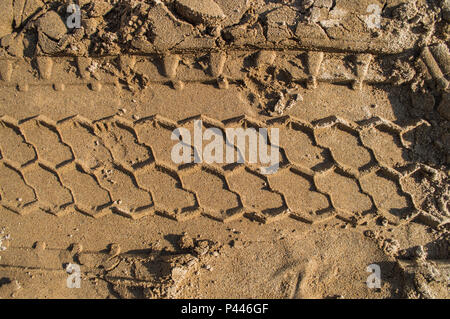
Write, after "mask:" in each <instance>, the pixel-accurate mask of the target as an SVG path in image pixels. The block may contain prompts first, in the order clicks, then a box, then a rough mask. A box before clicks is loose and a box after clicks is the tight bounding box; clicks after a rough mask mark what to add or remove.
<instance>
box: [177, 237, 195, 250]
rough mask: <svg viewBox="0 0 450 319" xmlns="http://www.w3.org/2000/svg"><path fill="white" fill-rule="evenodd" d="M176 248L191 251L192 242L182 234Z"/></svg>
mask: <svg viewBox="0 0 450 319" xmlns="http://www.w3.org/2000/svg"><path fill="white" fill-rule="evenodd" d="M178 246H179V247H180V248H181V249H191V248H193V247H194V240H193V239H192V238H191V237H189V236H188V235H187V234H183V236H181V238H180V239H179V240H178Z"/></svg>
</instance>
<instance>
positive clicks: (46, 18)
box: [38, 11, 67, 40]
mask: <svg viewBox="0 0 450 319" xmlns="http://www.w3.org/2000/svg"><path fill="white" fill-rule="evenodd" d="M38 29H39V30H40V31H42V32H43V33H45V34H46V35H47V36H48V37H50V38H52V39H54V40H60V39H61V38H62V37H63V35H64V34H66V33H67V27H66V25H65V23H64V21H63V20H62V19H61V17H60V16H59V15H58V14H57V13H56V12H55V11H49V12H47V13H46V14H44V15H43V16H42V18H40V19H39V21H38Z"/></svg>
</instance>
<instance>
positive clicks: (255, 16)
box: [0, 0, 450, 298]
mask: <svg viewBox="0 0 450 319" xmlns="http://www.w3.org/2000/svg"><path fill="white" fill-rule="evenodd" d="M76 3H78V5H79V6H80V7H81V20H80V21H81V25H80V28H74V29H68V28H67V21H68V20H67V19H69V20H70V19H72V18H73V16H71V13H70V12H69V13H68V12H67V4H66V3H65V2H64V1H41V0H26V1H25V0H22V1H12V0H0V7H1V8H5V9H4V12H5V14H4V15H3V14H2V18H1V21H0V154H1V155H0V297H1V298H448V297H449V290H448V284H449V281H448V280H449V274H450V267H449V232H448V231H449V217H450V214H449V201H448V200H449V183H448V174H449V163H450V130H449V128H450V125H449V120H450V114H449V112H450V101H449V96H450V93H449V82H448V81H449V76H450V67H449V66H450V63H449V61H450V53H449V49H448V36H449V34H450V30H449V20H450V2H449V1H446V0H442V1H440V0H439V1H438V0H436V1H422V0H417V1H402V0H364V1H350V0H329V1H328V0H279V1H263V0H208V1H206V0H201V1H200V0H162V1H153V0H148V1H132V0H120V1H119V0H111V1H87V0H83V1H81V0H80V1H76ZM70 21H72V22H74V21H75V22H76V19H75V20H73V19H72V20H70ZM197 120H202V122H203V126H204V129H206V128H217V129H219V130H220V131H221V132H224V131H225V130H226V129H227V128H244V129H248V128H256V129H259V128H267V129H274V128H277V129H279V132H280V138H279V148H280V167H279V169H278V170H277V171H276V172H275V173H274V174H270V175H264V174H262V173H261V171H260V167H261V166H264V163H260V162H258V163H251V162H250V161H249V158H248V155H249V154H245V155H246V156H245V159H246V160H245V163H240V164H239V163H236V164H226V163H225V164H222V163H212V164H207V163H192V164H176V163H174V161H173V160H172V157H171V150H172V148H173V146H174V145H175V144H176V143H177V141H173V140H172V139H171V133H172V131H173V130H174V129H176V128H180V127H181V128H185V129H187V130H188V131H190V132H194V131H195V129H194V123H195V121H197ZM224 144H225V143H224ZM246 146H249V145H248V143H247V144H246ZM247 149H248V148H247ZM193 150H195V151H197V152H198V151H199V150H198V149H197V148H196V147H193ZM200 151H201V150H200ZM234 151H235V152H236V153H237V152H238V151H239V149H238V147H235V148H234ZM244 153H245V152H244ZM68 265H75V266H74V267H76V265H78V266H79V267H80V273H79V275H80V276H79V277H77V276H78V273H77V271H76V270H74V271H73V272H72V273H71V274H69V273H68V272H67V266H68ZM370 265H372V266H371V267H374V265H375V267H376V265H378V266H379V268H380V275H381V285H380V287H375V288H370V287H368V285H367V281H368V279H373V278H374V276H373V274H372V273H371V272H368V267H369V266H370ZM68 278H72V279H74V278H75V279H76V278H80V279H81V284H80V288H69V287H68V281H67V279H68ZM369 282H372V283H373V281H371V280H369ZM71 283H72V284H73V283H76V280H75V281H73V282H71ZM69 286H70V285H69Z"/></svg>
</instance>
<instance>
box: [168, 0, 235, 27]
mask: <svg viewBox="0 0 450 319" xmlns="http://www.w3.org/2000/svg"><path fill="white" fill-rule="evenodd" d="M175 8H176V10H177V12H178V14H180V15H181V16H182V17H183V18H185V19H186V20H188V21H190V22H192V23H195V24H200V23H204V24H210V25H211V24H216V23H218V22H220V21H221V20H223V19H225V18H226V16H225V14H224V13H223V11H222V9H221V8H220V7H219V5H218V4H217V3H215V2H214V1H213V0H176V1H175Z"/></svg>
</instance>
